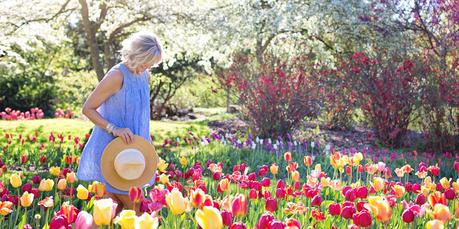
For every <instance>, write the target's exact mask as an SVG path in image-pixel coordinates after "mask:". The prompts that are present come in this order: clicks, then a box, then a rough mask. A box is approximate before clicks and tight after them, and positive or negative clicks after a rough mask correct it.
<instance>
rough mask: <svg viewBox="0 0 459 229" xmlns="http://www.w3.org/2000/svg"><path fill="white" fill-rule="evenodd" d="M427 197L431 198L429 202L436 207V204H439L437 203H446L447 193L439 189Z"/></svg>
mask: <svg viewBox="0 0 459 229" xmlns="http://www.w3.org/2000/svg"><path fill="white" fill-rule="evenodd" d="M427 199H428V200H429V204H430V206H432V207H435V205H437V204H443V205H446V198H445V195H444V194H443V193H441V192H438V191H437V192H434V193H432V194H430V195H429V197H428V198H427Z"/></svg>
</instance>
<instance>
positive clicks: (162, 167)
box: [158, 158, 169, 173]
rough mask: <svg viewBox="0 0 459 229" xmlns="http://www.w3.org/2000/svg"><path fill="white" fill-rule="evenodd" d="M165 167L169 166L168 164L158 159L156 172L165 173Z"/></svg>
mask: <svg viewBox="0 0 459 229" xmlns="http://www.w3.org/2000/svg"><path fill="white" fill-rule="evenodd" d="M167 166H169V164H168V163H166V161H165V160H163V159H162V158H160V159H159V162H158V170H159V171H161V172H163V173H164V172H166V169H167Z"/></svg>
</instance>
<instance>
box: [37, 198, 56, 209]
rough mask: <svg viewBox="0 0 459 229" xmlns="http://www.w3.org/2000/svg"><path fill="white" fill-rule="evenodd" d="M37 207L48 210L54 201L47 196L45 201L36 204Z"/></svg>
mask: <svg viewBox="0 0 459 229" xmlns="http://www.w3.org/2000/svg"><path fill="white" fill-rule="evenodd" d="M38 206H43V207H45V208H50V207H53V206H54V200H53V197H52V196H47V197H45V199H43V200H40V201H39V202H38Z"/></svg>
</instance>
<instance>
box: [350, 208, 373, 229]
mask: <svg viewBox="0 0 459 229" xmlns="http://www.w3.org/2000/svg"><path fill="white" fill-rule="evenodd" d="M352 220H353V222H354V224H355V225H357V226H359V227H369V226H370V225H371V215H370V213H368V211H361V212H359V213H357V214H354V215H353V217H352Z"/></svg>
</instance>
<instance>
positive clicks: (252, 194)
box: [249, 189, 258, 200]
mask: <svg viewBox="0 0 459 229" xmlns="http://www.w3.org/2000/svg"><path fill="white" fill-rule="evenodd" d="M257 198H258V192H257V190H255V189H250V192H249V199H251V200H254V199H257Z"/></svg>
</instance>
